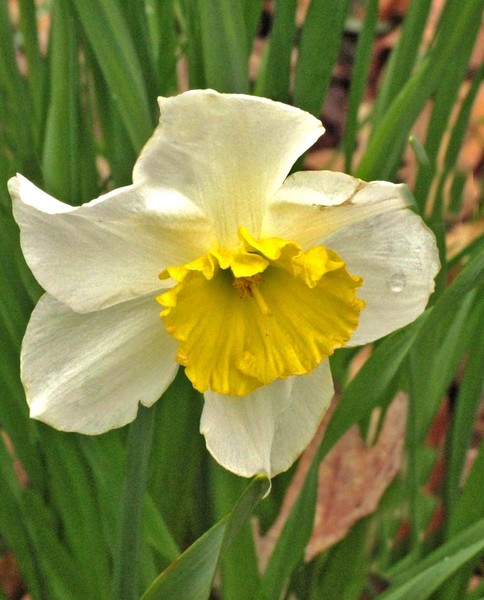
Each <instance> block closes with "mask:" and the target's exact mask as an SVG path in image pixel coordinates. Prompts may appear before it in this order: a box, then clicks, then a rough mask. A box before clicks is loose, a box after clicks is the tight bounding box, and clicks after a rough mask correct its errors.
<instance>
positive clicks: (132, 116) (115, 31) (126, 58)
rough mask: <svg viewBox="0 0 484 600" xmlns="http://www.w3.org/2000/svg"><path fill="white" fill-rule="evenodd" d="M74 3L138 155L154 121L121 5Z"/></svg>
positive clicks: (104, 0)
mask: <svg viewBox="0 0 484 600" xmlns="http://www.w3.org/2000/svg"><path fill="white" fill-rule="evenodd" d="M71 2H72V4H73V6H74V7H75V9H76V12H77V14H78V15H79V19H80V21H81V23H82V26H83V29H84V33H85V35H86V38H87V39H88V40H89V43H90V45H91V48H92V51H93V53H94V55H95V56H96V59H97V61H98V63H99V66H100V68H101V71H102V73H103V75H104V78H105V79H106V82H107V84H108V87H109V91H110V93H111V97H112V99H113V101H114V102H115V103H116V105H117V107H118V110H119V114H120V115H121V118H122V120H123V124H124V126H125V128H126V130H127V132H128V134H129V138H130V140H131V143H132V145H133V148H134V149H135V150H136V151H139V150H140V149H141V147H142V146H143V144H144V143H145V142H146V140H147V139H148V137H149V135H150V133H151V130H152V120H151V115H150V109H149V103H148V98H147V96H146V89H145V84H144V81H143V78H142V76H141V73H142V70H141V66H140V64H139V61H138V57H137V54H136V50H135V48H134V43H133V41H132V39H131V36H130V32H129V30H128V27H127V25H126V22H125V20H124V18H123V14H122V13H121V11H120V8H119V4H118V3H117V2H115V1H114V0H90V1H89V2H85V0H71ZM154 101H155V99H154V98H153V102H154Z"/></svg>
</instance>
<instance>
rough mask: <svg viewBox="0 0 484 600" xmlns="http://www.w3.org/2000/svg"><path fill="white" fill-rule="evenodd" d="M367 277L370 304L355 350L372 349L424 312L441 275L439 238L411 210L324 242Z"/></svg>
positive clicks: (353, 227) (344, 231) (353, 342)
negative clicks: (366, 346)
mask: <svg viewBox="0 0 484 600" xmlns="http://www.w3.org/2000/svg"><path fill="white" fill-rule="evenodd" d="M324 244H325V245H327V246H328V247H329V248H333V249H334V250H336V252H338V254H339V255H340V256H341V258H343V260H344V261H345V262H346V266H347V267H348V270H349V271H350V273H352V274H353V275H360V276H361V277H363V286H362V287H361V288H360V290H359V294H358V296H359V297H360V298H362V299H363V300H364V301H365V302H366V306H365V308H364V309H363V311H362V312H361V315H360V323H359V325H358V328H357V330H356V331H355V333H354V334H353V336H352V337H351V341H350V343H349V344H348V345H349V346H357V345H359V344H366V343H368V342H371V341H373V340H376V339H378V338H380V337H382V336H384V335H387V334H388V333H390V332H392V331H394V330H395V329H398V328H400V327H403V326H404V325H407V323H410V322H411V321H413V320H414V319H415V318H416V317H418V315H420V313H422V312H423V311H424V309H425V306H426V304H427V301H428V298H429V296H430V294H431V293H432V291H433V289H434V277H435V276H436V274H437V273H438V271H439V268H440V263H439V255H438V250H437V245H436V242H435V236H434V234H433V233H432V232H431V231H430V229H429V228H428V227H427V226H426V225H425V224H424V222H423V221H422V219H421V218H420V217H419V216H418V215H416V214H414V213H412V212H411V211H410V210H397V211H393V212H390V213H385V214H381V215H378V216H376V217H374V218H373V219H369V220H367V221H364V222H361V223H355V224H353V225H350V226H349V227H345V228H344V229H340V230H339V231H337V232H335V233H333V234H332V235H330V236H329V237H328V238H326V239H325V240H324Z"/></svg>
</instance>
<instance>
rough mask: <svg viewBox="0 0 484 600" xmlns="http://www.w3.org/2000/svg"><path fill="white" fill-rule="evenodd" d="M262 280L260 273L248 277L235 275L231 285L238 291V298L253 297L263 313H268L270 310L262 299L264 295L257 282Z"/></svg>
mask: <svg viewBox="0 0 484 600" xmlns="http://www.w3.org/2000/svg"><path fill="white" fill-rule="evenodd" d="M262 281H264V279H263V278H262V276H261V275H260V274H256V275H251V276H250V277H236V278H235V279H234V281H233V282H232V285H233V286H234V288H235V289H236V290H237V292H238V293H239V297H240V298H248V297H250V298H254V300H255V301H256V302H257V306H258V307H259V309H260V311H261V313H262V314H263V315H270V314H271V311H270V310H269V307H268V306H267V304H266V301H265V300H264V297H263V295H262V293H261V291H260V289H259V284H260V283H261V282H262Z"/></svg>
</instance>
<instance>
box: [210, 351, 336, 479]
mask: <svg viewBox="0 0 484 600" xmlns="http://www.w3.org/2000/svg"><path fill="white" fill-rule="evenodd" d="M333 393H334V389H333V382H332V379H331V371H330V367H329V362H328V361H327V360H325V361H324V362H323V363H321V364H320V365H319V366H318V367H317V368H316V369H315V370H314V371H313V372H312V373H311V374H309V375H302V376H294V377H289V378H288V379H279V380H277V381H275V382H273V383H271V384H270V385H267V386H264V387H262V388H259V389H258V390H257V391H255V392H254V393H252V394H250V395H249V396H246V397H242V398H237V397H230V396H221V395H219V394H214V393H213V392H206V393H205V405H204V408H203V413H202V420H201V423H200V431H201V432H202V433H203V435H204V436H205V439H206V444H207V448H208V450H209V451H210V453H211V454H212V456H213V457H214V458H215V460H216V461H217V462H218V463H220V464H221V465H222V466H223V467H225V468H226V469H228V470H229V471H232V472H234V473H236V474H237V475H242V476H243V477H252V476H253V475H256V474H258V473H262V474H265V475H267V476H268V477H273V476H274V475H277V474H278V473H281V472H282V471H286V470H287V469H288V468H289V467H290V466H291V465H292V464H293V462H294V461H295V460H296V459H297V457H298V456H299V455H300V454H301V452H302V451H303V450H304V448H306V446H307V445H308V444H309V442H310V441H311V439H312V437H313V436H314V434H315V433H316V430H317V428H318V425H319V423H320V422H321V419H322V418H323V416H324V413H325V412H326V410H327V408H328V405H329V402H330V401H331V398H332V396H333Z"/></svg>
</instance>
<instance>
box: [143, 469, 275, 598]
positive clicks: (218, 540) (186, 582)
mask: <svg viewBox="0 0 484 600" xmlns="http://www.w3.org/2000/svg"><path fill="white" fill-rule="evenodd" d="M268 487H269V483H268V480H267V478H265V477H263V476H258V477H256V478H254V479H253V480H252V482H251V483H250V485H249V486H248V487H247V488H246V490H245V491H244V493H243V494H242V496H241V497H240V498H239V500H238V502H237V503H236V505H235V506H234V508H233V509H232V511H231V512H230V513H229V514H228V515H227V516H226V517H224V518H223V519H222V520H221V521H219V522H218V523H217V524H216V525H214V526H213V527H212V528H211V529H209V530H208V531H207V532H206V533H205V534H204V535H203V536H202V537H201V538H199V539H198V540H197V541H196V542H195V543H194V544H192V546H190V548H188V550H186V551H185V552H184V553H183V554H182V555H181V556H180V557H179V558H178V559H177V560H176V561H175V562H174V563H172V564H171V565H170V566H169V567H168V569H166V570H165V571H163V573H161V575H160V576H159V577H158V578H157V579H156V580H155V581H154V583H153V584H152V585H151V586H150V587H149V588H148V590H147V591H146V592H145V593H144V594H143V596H142V597H141V600H164V599H165V598H177V599H179V600H207V599H208V597H209V595H210V590H211V587H212V580H213V577H214V575H215V571H216V569H217V565H218V563H219V560H220V557H221V555H223V554H224V553H225V552H226V551H227V549H228V548H229V547H230V545H231V544H232V543H233V542H234V540H235V538H236V537H237V535H238V533H239V532H240V529H241V527H242V526H243V525H244V524H245V523H246V521H247V519H248V518H249V516H250V514H251V512H252V510H253V509H254V506H255V505H256V504H257V502H259V500H260V499H261V498H262V497H263V495H264V494H265V493H266V492H267V490H268Z"/></svg>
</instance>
